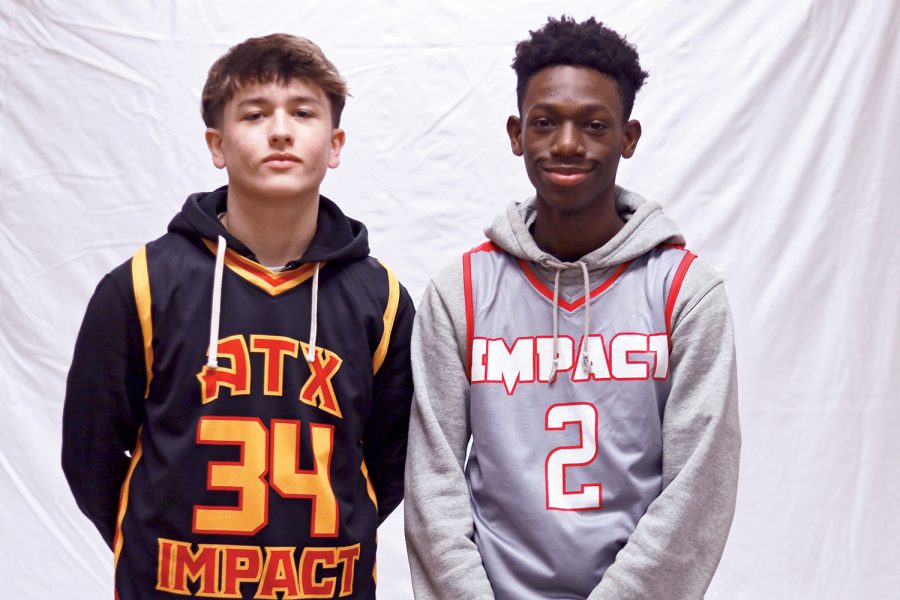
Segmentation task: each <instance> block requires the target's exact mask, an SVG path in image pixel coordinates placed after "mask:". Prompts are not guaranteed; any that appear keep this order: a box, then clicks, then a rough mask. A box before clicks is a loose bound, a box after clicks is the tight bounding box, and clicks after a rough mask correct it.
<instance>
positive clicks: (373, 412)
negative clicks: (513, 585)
mask: <svg viewBox="0 0 900 600" xmlns="http://www.w3.org/2000/svg"><path fill="white" fill-rule="evenodd" d="M226 198H227V188H220V189H218V190H215V191H214V192H211V193H205V194H194V195H192V196H190V197H189V198H188V199H187V201H186V202H185V204H184V207H183V208H182V210H181V212H180V213H179V214H178V215H176V216H175V218H174V219H173V220H172V222H171V223H170V224H169V230H168V233H166V234H165V235H164V236H162V237H161V238H159V239H157V240H155V241H153V242H150V243H149V244H147V245H146V246H145V247H143V248H141V249H140V250H139V251H138V252H137V253H136V254H135V256H134V257H133V258H132V259H131V260H129V261H128V262H126V263H124V264H123V265H121V266H119V267H117V268H116V269H114V270H113V271H112V272H111V273H109V274H108V275H107V276H106V277H104V278H103V280H102V281H101V282H100V284H99V285H98V286H97V289H96V291H95V292H94V296H93V297H92V298H91V301H90V303H89V305H88V308H87V313H86V314H85V318H84V321H83V323H82V327H81V331H80V333H79V335H78V341H77V343H76V346H75V354H74V357H73V360H72V366H71V369H70V371H69V377H68V383H67V389H66V400H65V409H64V414H63V454H62V459H63V469H64V471H65V473H66V477H67V479H68V481H69V485H70V487H71V489H72V492H73V494H74V496H75V499H76V501H77V502H78V505H79V507H80V508H81V510H82V511H83V512H84V513H85V514H86V515H87V516H88V518H90V519H91V521H93V523H94V524H95V525H96V527H97V529H98V530H99V531H100V533H101V535H103V538H104V539H105V540H106V542H107V544H109V545H110V547H111V548H112V549H113V551H114V555H115V577H116V592H117V594H118V597H119V598H120V599H121V600H126V599H128V598H151V597H152V598H174V597H177V596H179V595H185V594H188V595H206V596H214V597H242V596H243V597H273V598H274V597H277V596H278V594H277V592H279V591H280V592H282V593H283V594H284V596H285V597H295V596H296V597H301V596H302V597H312V596H315V597H323V598H331V597H340V596H347V595H352V597H354V598H374V597H375V584H374V578H373V575H374V561H375V530H376V527H377V525H378V524H379V523H380V522H381V521H382V520H384V518H385V517H386V516H387V515H388V514H389V513H390V512H391V511H392V510H393V509H394V508H395V507H396V506H397V504H399V502H400V500H401V498H402V496H403V466H404V461H405V455H406V429H407V423H408V419H409V407H410V399H411V396H412V382H411V375H410V366H409V338H410V332H411V328H412V321H413V312H414V309H413V306H412V302H411V301H410V298H409V295H408V294H407V292H406V290H405V289H404V288H403V287H402V286H400V285H399V283H398V282H397V280H396V278H395V277H394V276H393V274H392V273H391V272H390V270H388V269H387V268H386V267H384V266H383V265H381V264H380V263H379V262H378V261H377V260H375V259H373V258H371V257H370V256H369V248H368V241H367V236H366V229H365V226H364V225H362V223H359V222H358V221H354V220H352V219H349V218H347V217H346V216H344V214H343V213H342V212H341V211H340V209H339V208H338V207H337V205H336V204H334V203H333V202H331V201H330V200H328V199H327V198H324V197H321V198H320V202H319V214H318V219H317V225H316V233H315V236H314V237H313V240H312V242H311V243H310V246H309V248H308V249H307V251H306V252H305V253H304V255H303V256H302V257H301V258H300V259H298V260H296V261H292V262H291V263H289V264H288V265H286V267H285V269H284V270H282V271H280V272H273V271H270V270H268V269H266V268H265V267H262V266H261V265H259V264H258V263H257V262H255V257H254V256H253V254H252V252H251V251H250V249H249V248H247V247H246V246H245V245H244V244H242V243H241V242H240V240H238V239H236V238H234V237H233V236H232V235H230V234H229V233H228V232H227V231H226V230H225V229H224V227H222V225H221V223H220V222H219V220H218V218H217V215H218V214H219V213H221V212H223V211H225V210H226ZM219 236H221V239H220V237H219ZM223 240H224V246H225V247H227V250H225V251H224V253H222V256H221V259H220V262H217V251H218V250H220V249H221V248H222V246H221V244H222V243H223ZM217 269H218V270H220V272H221V287H220V292H219V293H218V294H214V292H213V287H214V277H215V274H216V271H217ZM316 280H317V281H316ZM316 284H317V285H316ZM316 288H317V289H316ZM214 296H218V301H215V299H214ZM216 304H218V305H219V307H220V308H218V309H217V308H215V305H216ZM217 313H218V314H217ZM312 315H314V316H315V318H314V319H313V318H312ZM216 328H218V335H217V336H215V340H214V343H213V340H211V339H210V331H213V332H215V331H216ZM313 338H314V340H315V342H314V344H313V348H314V349H313V350H312V351H311V350H310V341H311V339H313ZM208 354H209V356H208ZM216 361H217V362H218V366H217V367H214V366H212V365H213V364H214V363H215V362H216ZM236 594H237V595H236Z"/></svg>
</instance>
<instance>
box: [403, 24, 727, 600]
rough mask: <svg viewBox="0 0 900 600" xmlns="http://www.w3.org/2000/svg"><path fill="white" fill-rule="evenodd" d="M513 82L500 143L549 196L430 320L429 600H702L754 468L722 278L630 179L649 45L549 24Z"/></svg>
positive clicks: (505, 227)
mask: <svg viewBox="0 0 900 600" xmlns="http://www.w3.org/2000/svg"><path fill="white" fill-rule="evenodd" d="M513 68H514V69H515V71H516V75H517V76H518V88H517V93H518V103H519V116H511V117H510V118H509V121H508V122H507V131H508V133H509V138H510V142H511V143H512V150H513V153H514V154H515V155H517V156H522V157H523V158H524V160H525V170H526V172H527V174H528V178H529V179H530V180H531V183H532V184H533V185H534V188H535V192H536V195H535V197H534V198H532V199H531V200H529V201H527V202H525V203H514V204H512V205H510V206H509V208H508V209H507V210H506V212H505V213H504V214H502V215H500V216H499V217H498V218H497V219H496V220H495V221H494V223H493V224H492V225H491V226H490V227H489V228H488V229H487V231H486V235H487V237H488V240H489V241H488V242H487V243H485V244H482V245H481V246H478V247H476V248H474V249H473V250H471V251H470V252H468V253H466V254H465V255H464V257H463V260H461V261H458V262H457V263H456V264H453V265H451V266H450V267H449V268H448V269H446V270H445V271H443V272H442V273H441V274H440V275H438V276H437V277H436V278H435V279H434V280H433V281H432V283H431V285H430V286H429V288H428V290H427V292H426V294H425V297H424V299H423V300H422V303H421V306H420V311H419V313H418V315H417V317H416V326H415V332H414V334H413V361H414V366H413V368H414V378H415V386H416V398H415V401H414V406H413V414H412V420H411V424H410V437H409V452H408V454H407V457H408V458H407V471H406V473H407V475H406V476H407V486H406V489H407V497H406V502H407V503H406V511H405V514H406V536H407V543H408V545H409V557H410V566H411V568H412V581H413V586H414V589H415V592H416V597H417V598H447V599H451V598H452V599H456V598H466V599H472V598H493V597H496V598H514V599H516V600H522V599H531V598H534V599H537V598H585V597H588V598H594V599H609V600H612V599H615V600H629V599H647V600H650V599H660V598H665V599H667V600H682V599H683V600H688V599H690V600H696V599H698V598H702V597H703V593H704V591H705V590H706V588H707V586H708V585H709V582H710V579H711V578H712V576H713V573H714V572H715V569H716V566H717V564H718V562H719V558H720V556H721V554H722V549H723V547H724V545H725V540H726V537H727V535H728V530H729V527H730V525H731V520H732V515H733V513H734V500H735V490H736V486H737V476H738V459H739V453H740V432H739V426H738V411H737V383H736V374H735V358H734V345H733V338H732V323H731V315H730V311H729V308H728V301H727V299H726V297H725V290H724V287H723V285H722V279H721V278H720V277H719V276H718V275H717V274H716V273H715V272H714V271H713V270H712V269H711V268H710V267H708V266H707V265H705V264H704V263H702V262H701V261H699V260H694V259H695V256H694V255H693V254H691V253H690V252H688V251H687V250H685V249H684V238H683V237H682V235H681V233H680V232H679V230H678V229H677V227H676V226H675V224H674V223H673V222H672V221H671V220H670V219H669V218H668V217H666V216H665V215H663V213H662V209H661V208H660V206H659V204H657V203H655V202H650V201H647V200H644V199H643V198H642V197H640V196H639V195H637V194H635V193H633V192H630V191H627V190H625V189H622V188H621V187H618V186H616V181H615V180H616V170H617V168H618V163H619V158H620V157H622V158H630V157H631V156H632V155H633V154H634V151H635V148H636V146H637V143H638V140H639V138H640V135H641V126H640V123H638V121H636V120H630V114H631V108H632V105H633V102H634V96H635V93H636V92H637V91H638V90H639V89H640V87H641V86H642V84H643V82H644V79H645V78H646V76H647V74H646V73H645V72H644V71H642V70H641V67H640V65H639V62H638V56H637V52H636V51H635V49H634V47H633V46H631V45H629V44H628V43H627V42H626V41H625V40H624V39H623V38H622V37H620V36H619V35H618V34H617V33H615V32H614V31H611V30H610V29H608V28H606V27H604V26H603V25H602V24H600V23H597V22H596V21H595V20H594V19H593V18H592V19H589V20H587V21H585V22H583V23H577V22H575V21H574V20H571V19H566V18H565V17H563V18H562V19H561V20H555V19H550V20H549V21H548V23H547V24H546V25H545V26H544V27H543V28H542V29H540V30H538V31H534V32H532V34H531V37H530V39H528V40H526V41H524V42H521V43H520V44H519V45H518V46H517V48H516V57H515V60H514V61H513ZM470 438H471V441H472V446H471V452H470V453H469V456H468V460H466V449H467V446H468V444H469V441H470Z"/></svg>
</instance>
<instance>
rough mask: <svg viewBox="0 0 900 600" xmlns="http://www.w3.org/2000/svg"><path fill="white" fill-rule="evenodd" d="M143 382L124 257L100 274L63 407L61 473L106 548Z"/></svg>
mask: <svg viewBox="0 0 900 600" xmlns="http://www.w3.org/2000/svg"><path fill="white" fill-rule="evenodd" d="M145 385H146V375H145V366H144V355H143V342H142V339H141V332H140V325H139V324H138V322H137V311H136V308H135V303H134V296H133V295H132V294H131V274H130V263H125V265H123V266H122V267H119V268H117V269H115V270H114V271H113V272H112V273H111V274H109V275H107V276H106V277H104V278H103V280H102V281H101V282H100V284H99V285H98V286H97V289H96V290H95V291H94V295H93V297H92V298H91V300H90V303H89V304H88V307H87V312H86V313H85V316H84V321H83V322H82V324H81V331H80V332H79V334H78V340H77V341H76V343H75V353H74V356H73V358H72V366H71V368H70V369H69V377H68V380H67V382H66V399H65V405H64V407H63V427H62V429H63V442H62V467H63V471H64V472H65V475H66V479H67V480H68V482H69V487H70V488H71V490H72V494H73V495H74V496H75V502H76V503H77V504H78V508H80V509H81V512H83V513H84V514H85V515H86V516H87V517H88V518H89V519H90V520H91V521H92V522H93V523H94V526H96V527H97V530H98V531H99V532H100V535H102V536H103V539H104V540H105V541H106V543H107V545H109V547H110V548H112V543H113V535H114V533H115V528H116V517H117V513H118V509H119V492H120V489H121V487H122V481H123V480H124V479H125V472H126V471H127V469H128V464H129V462H130V459H129V457H128V456H127V455H126V452H130V451H131V450H133V449H134V445H135V442H136V440H137V430H138V425H139V417H138V415H139V411H140V406H141V403H142V401H143V398H144V386H145Z"/></svg>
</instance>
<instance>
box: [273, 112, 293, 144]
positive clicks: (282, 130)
mask: <svg viewBox="0 0 900 600" xmlns="http://www.w3.org/2000/svg"><path fill="white" fill-rule="evenodd" d="M293 141H294V133H293V129H292V128H291V118H290V115H288V114H287V113H286V112H285V111H283V110H276V111H275V113H274V114H273V115H272V118H271V119H270V120H269V143H270V144H273V145H274V144H291V143H293Z"/></svg>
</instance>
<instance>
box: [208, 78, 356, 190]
mask: <svg viewBox="0 0 900 600" xmlns="http://www.w3.org/2000/svg"><path fill="white" fill-rule="evenodd" d="M206 143H207V146H209V151H210V153H211V154H212V159H213V164H214V165H215V166H216V167H218V168H220V169H222V168H224V169H227V171H228V186H229V190H230V191H232V192H236V193H239V194H240V195H241V196H242V197H251V198H259V199H296V198H298V197H304V196H310V195H313V194H315V195H317V194H318V190H319V185H320V184H321V183H322V180H323V179H324V178H325V172H326V170H327V169H328V168H332V169H333V168H335V167H337V166H338V165H339V164H340V157H341V148H342V147H343V145H344V131H343V130H342V129H334V128H333V127H332V121H331V105H330V104H329V102H328V97H327V96H326V95H325V92H323V91H322V89H321V88H320V87H319V86H318V85H315V84H312V83H306V82H305V81H301V80H299V79H293V80H291V81H289V82H288V83H287V84H281V83H278V82H274V81H273V82H271V83H253V84H247V85H244V86H242V87H241V88H240V89H239V90H238V91H237V93H236V94H235V95H234V97H233V98H232V99H231V100H229V101H228V103H227V104H226V105H225V108H224V110H223V115H222V121H221V124H220V126H219V127H210V128H208V129H207V130H206Z"/></svg>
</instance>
